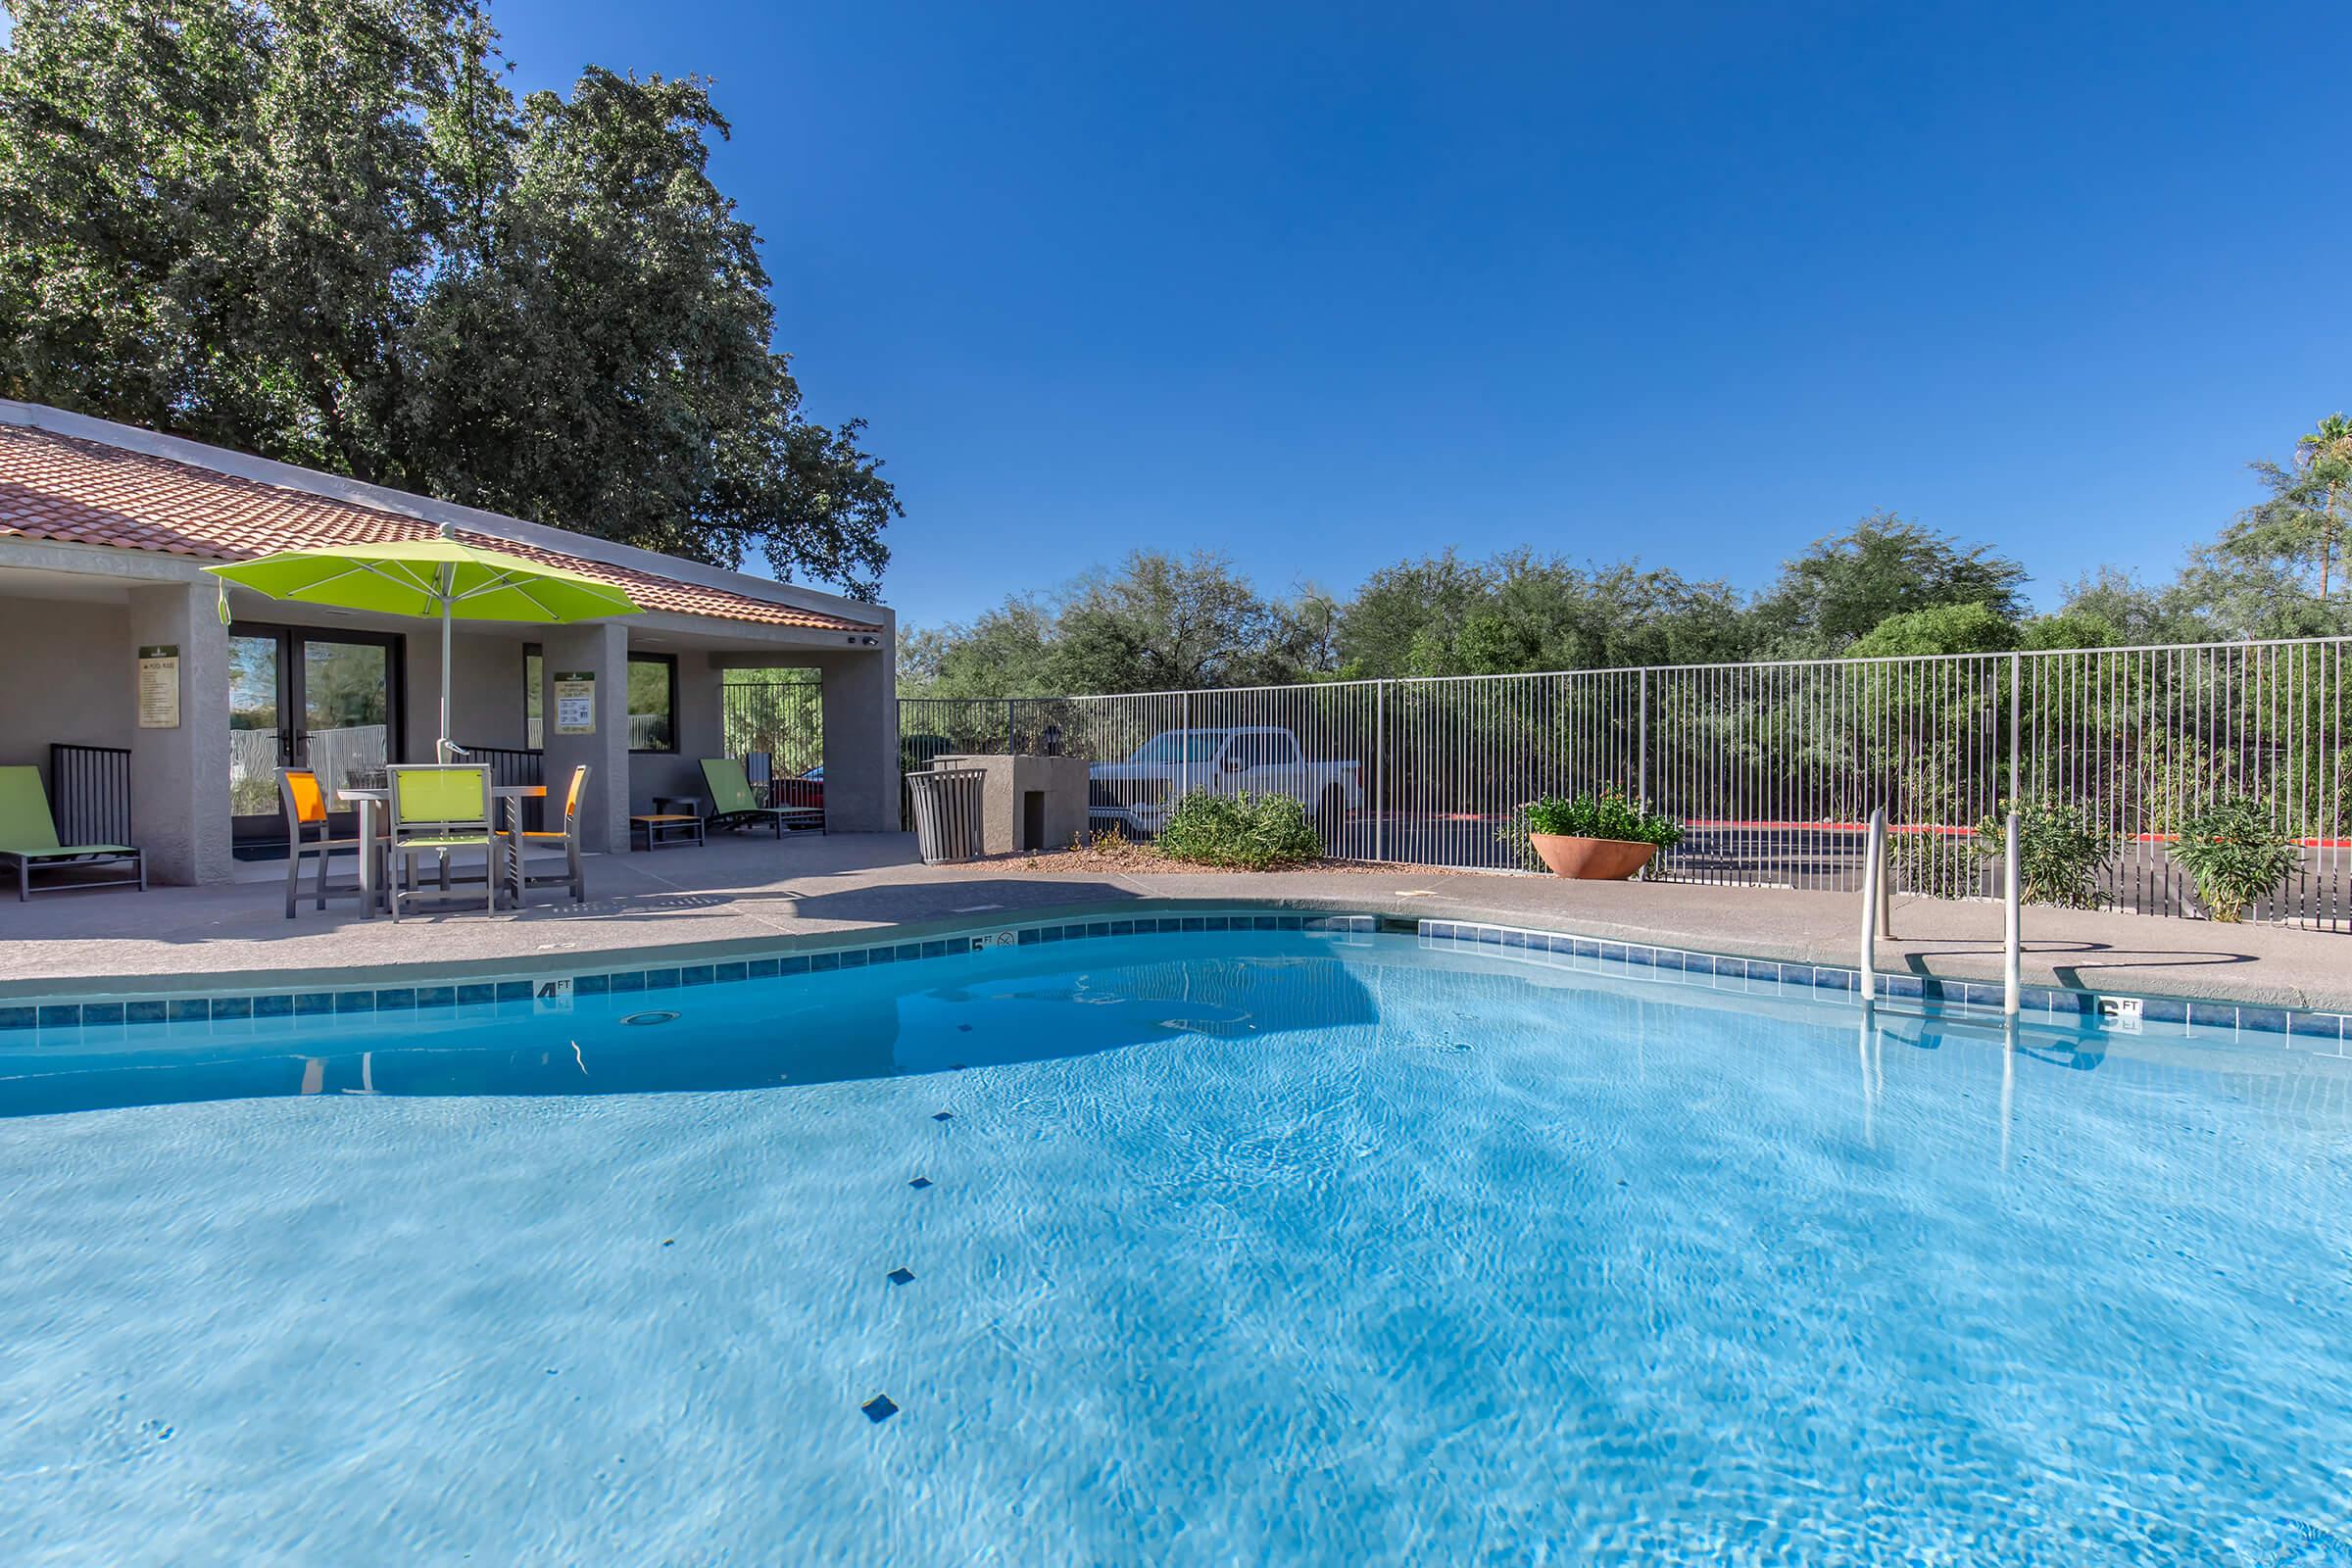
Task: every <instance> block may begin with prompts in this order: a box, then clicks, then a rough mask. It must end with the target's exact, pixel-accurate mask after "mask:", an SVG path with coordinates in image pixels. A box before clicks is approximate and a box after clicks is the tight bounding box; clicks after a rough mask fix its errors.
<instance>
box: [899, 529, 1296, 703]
mask: <svg viewBox="0 0 2352 1568" xmlns="http://www.w3.org/2000/svg"><path fill="white" fill-rule="evenodd" d="M1332 617H1333V607H1332V605H1331V602H1330V601H1329V600H1328V599H1325V598H1324V597H1322V596H1321V595H1319V594H1316V593H1313V592H1312V591H1307V592H1303V593H1301V594H1300V595H1299V597H1298V598H1296V599H1294V600H1279V599H1269V598H1267V597H1266V596H1264V595H1262V594H1260V593H1259V592H1258V591H1257V590H1256V589H1255V588H1253V587H1251V586H1250V581H1249V579H1248V578H1246V577H1244V576H1242V575H1241V574H1240V573H1239V572H1238V571H1236V570H1235V569H1234V566H1233V564H1232V562H1230V561H1228V560H1227V559H1225V558H1224V557H1223V556H1220V555H1217V554H1214V553H1213V552H1207V551H1201V552H1196V553H1195V554H1193V555H1190V556H1181V557H1180V556H1171V555H1166V554H1163V553H1161V552H1158V551H1151V550H1139V551H1137V552H1135V553H1134V554H1132V555H1130V556H1129V557H1128V558H1127V559H1126V560H1125V561H1124V562H1122V563H1121V564H1120V565H1119V567H1118V569H1117V570H1115V571H1098V572H1089V573H1087V574H1086V575H1084V576H1082V577H1079V578H1078V579H1077V580H1076V581H1074V582H1071V583H1069V584H1067V585H1065V586H1064V587H1063V588H1061V589H1060V590H1059V591H1058V592H1057V593H1056V594H1055V595H1054V597H1053V598H1052V599H1051V600H1045V599H1040V598H1038V597H1036V596H1034V595H1015V596H1014V597H1012V598H1010V599H1007V600H1006V601H1005V603H1004V604H1003V605H1001V606H999V607H998V608H996V609H995V610H992V611H989V612H987V613H984V614H982V615H981V616H980V617H979V618H978V619H976V620H974V621H972V622H970V623H968V624H963V625H951V626H945V627H941V628H938V629H936V630H928V631H910V632H907V633H906V634H904V635H902V637H901V638H900V644H899V648H900V655H899V657H900V675H899V685H900V689H901V690H902V691H904V692H906V693H907V695H909V696H923V697H1046V696H1058V695H1061V694H1064V693H1072V692H1147V691H1176V690H1190V689H1199V688H1206V687H1229V686H1250V685H1268V684H1280V683H1284V682H1289V681H1298V680H1307V679H1312V678H1314V677H1316V676H1317V675H1319V674H1321V673H1324V672H1325V671H1326V670H1327V668H1328V663H1327V661H1328V659H1329V650H1330V640H1331V634H1332Z"/></svg>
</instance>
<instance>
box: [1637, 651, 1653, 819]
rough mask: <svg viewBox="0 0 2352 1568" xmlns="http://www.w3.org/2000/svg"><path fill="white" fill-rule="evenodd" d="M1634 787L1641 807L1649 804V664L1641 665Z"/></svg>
mask: <svg viewBox="0 0 2352 1568" xmlns="http://www.w3.org/2000/svg"><path fill="white" fill-rule="evenodd" d="M1634 768H1635V775H1634V777H1635V785H1634V787H1635V789H1636V791H1637V792H1638V793H1639V795H1640V796H1641V800H1642V806H1643V807H1645V808H1646V807H1647V806H1648V805H1649V666H1648V665H1646V664H1644V665H1642V718H1641V724H1640V728H1638V729H1637V730H1636V731H1635V732H1634Z"/></svg>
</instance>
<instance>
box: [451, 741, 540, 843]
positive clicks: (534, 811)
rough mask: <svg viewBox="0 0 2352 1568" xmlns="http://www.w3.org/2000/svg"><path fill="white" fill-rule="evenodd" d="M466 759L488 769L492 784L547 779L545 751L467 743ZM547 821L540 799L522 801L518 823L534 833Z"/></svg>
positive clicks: (520, 782) (535, 782)
mask: <svg viewBox="0 0 2352 1568" xmlns="http://www.w3.org/2000/svg"><path fill="white" fill-rule="evenodd" d="M465 750H466V758H465V760H466V761H468V762H476V763H479V764H480V765H482V766H484V767H487V768H488V769H490V782H491V783H492V784H504V785H510V786H512V785H516V784H540V785H544V784H545V783H546V782H547V754H546V753H545V752H540V751H530V750H527V749H525V748H522V747H518V746H467V747H466V748H465ZM546 821H547V807H546V803H545V802H543V801H525V802H523V803H522V825H523V826H524V827H526V828H528V829H529V830H530V831H532V832H534V833H536V832H538V831H539V830H540V828H541V827H542V826H543V825H544V824H545V823H546Z"/></svg>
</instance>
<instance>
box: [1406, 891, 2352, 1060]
mask: <svg viewBox="0 0 2352 1568" xmlns="http://www.w3.org/2000/svg"><path fill="white" fill-rule="evenodd" d="M1418 930H1419V932H1420V936H1421V942H1422V945H1423V946H1424V947H1430V948H1437V949H1441V950H1450V951H1455V952H1462V953H1484V954H1487V955H1489V956H1499V957H1504V958H1513V959H1523V960H1525V961H1529V962H1535V963H1540V964H1543V965H1544V966H1545V967H1548V968H1569V969H1576V970H1580V971H1583V972H1587V973H1594V974H1600V973H1607V974H1613V975H1616V976H1618V977H1620V978H1624V979H1630V980H1651V981H1659V982H1665V983H1670V984H1678V985H1684V986H1696V987H1700V988H1703V989H1707V990H1713V991H1745V992H1748V993H1751V994H1755V993H1762V994H1767V995H1771V994H1778V995H1789V994H1791V993H1799V994H1806V995H1811V996H1813V997H1815V998H1816V999H1818V998H1819V997H1820V994H1821V993H1823V992H1828V993H1832V994H1833V996H1834V998H1836V999H1838V1000H1844V1001H1846V1002H1849V1003H1852V1004H1854V1005H1860V1001H1861V998H1860V991H1861V971H1860V970H1859V969H1857V968H1855V967H1853V966H1852V965H1838V964H1815V963H1793V962H1779V961H1775V960H1773V959H1770V958H1740V957H1732V956H1726V955H1722V954H1713V953H1702V952H1699V951H1697V950H1695V949H1691V948H1675V947H1665V946H1659V945H1656V944H1651V943H1640V942H1612V941H1607V940H1595V939H1593V938H1590V937H1580V936H1572V935H1568V934H1565V933H1562V932H1556V931H1538V930H1533V929H1529V928H1526V927H1519V926H1505V925H1497V924H1495V923H1493V922H1491V921H1484V920H1422V921H1420V922H1418ZM1514 950H1516V951H1514ZM1878 979H1879V994H1880V996H1881V997H1882V998H1883V999H1887V1000H1889V1001H1897V1002H1908V1003H1915V1004H1918V1005H1921V1006H1922V1007H1923V1008H1933V1009H1935V1010H1936V1011H1937V1012H1941V1013H1959V1014H1963V1015H1971V1016H1982V1015H1990V1016H1992V1017H1996V1018H1997V1017H1999V1016H2000V1015H2001V988H2000V986H1999V984H1998V983H1997V982H1990V981H1984V980H1946V979H1942V978H1939V977H1937V976H1934V975H1919V974H1909V973H1896V974H1888V973H1885V972H1881V973H1880V974H1879V977H1878ZM2102 998H2113V999H2117V1000H2128V1001H2136V1002H2138V1003H2139V1005H2140V1027H2141V1030H2142V1032H2145V1031H2146V1030H2148V1029H2149V1028H2150V1027H2152V1026H2162V1027H2164V1029H2165V1032H2168V1033H2177V1034H2181V1035H2185V1034H2186V1033H2187V1032H2188V1031H2189V1030H2190V1029H2191V1028H2196V1029H2217V1030H2230V1031H2234V1032H2235V1033H2238V1034H2259V1035H2278V1036H2283V1037H2284V1038H2285V1039H2286V1040H2287V1041H2288V1042H2289V1043H2290V1044H2293V1045H2298V1046H2300V1045H2305V1044H2308V1045H2310V1046H2313V1047H2315V1048H2317V1047H2322V1046H2326V1047H2334V1048H2343V1047H2346V1046H2352V1016H2347V1015H2345V1014H2342V1013H2334V1012H2313V1011H2306V1010H2303V1009H2300V1008H2295V1007H2278V1006H2269V1005H2259V1004H2255V1003H2235V1002H2190V1001H2183V1000H2181V999H2180V998H2178V997H2136V996H2133V995H2132V994H2131V993H2129V992H2121V991H2078V990H2075V989H2073V988H2071V987H2066V986H2041V985H2030V986H2024V987H2021V988H2020V990H2019V995H2018V1002H2019V1005H2020V1016H2021V1017H2022V1018H2024V1019H2025V1020H2026V1021H2027V1022H2030V1023H2056V1024H2068V1025H2080V1024H2082V1023H2083V1022H2085V1021H2090V1022H2096V1021H2097V1019H2098V1017H2099V1002H2100V1000H2101V999H2102Z"/></svg>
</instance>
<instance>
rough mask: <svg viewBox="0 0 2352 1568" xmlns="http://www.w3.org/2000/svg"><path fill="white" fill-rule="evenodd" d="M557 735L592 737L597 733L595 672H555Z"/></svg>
mask: <svg viewBox="0 0 2352 1568" xmlns="http://www.w3.org/2000/svg"><path fill="white" fill-rule="evenodd" d="M556 733H557V734H559V735H593V734H595V733H596V671H595V670H593V669H560V670H558V671H556Z"/></svg>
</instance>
